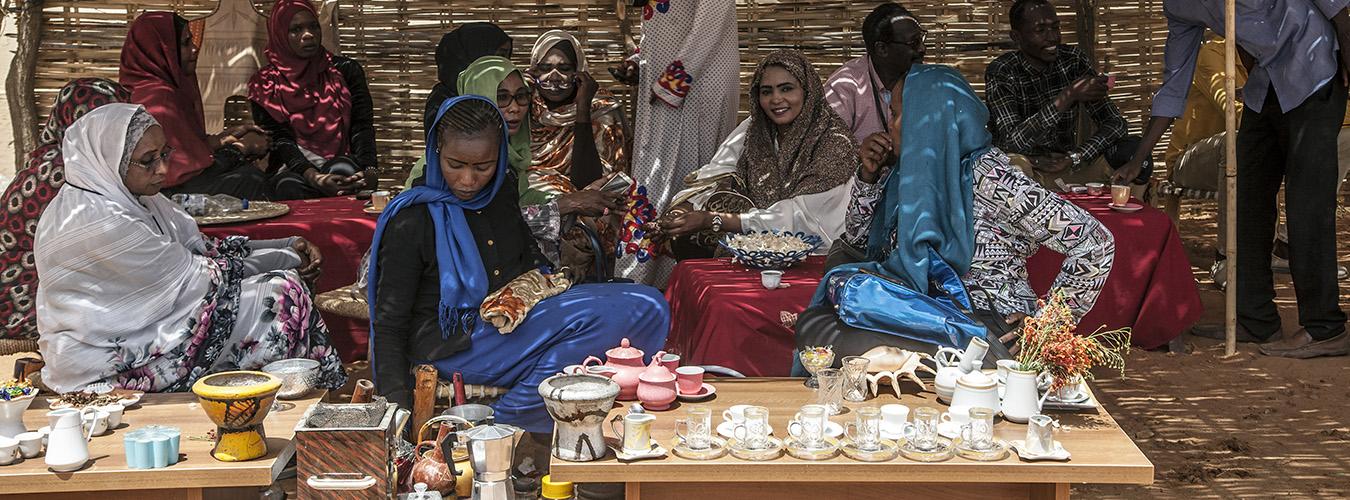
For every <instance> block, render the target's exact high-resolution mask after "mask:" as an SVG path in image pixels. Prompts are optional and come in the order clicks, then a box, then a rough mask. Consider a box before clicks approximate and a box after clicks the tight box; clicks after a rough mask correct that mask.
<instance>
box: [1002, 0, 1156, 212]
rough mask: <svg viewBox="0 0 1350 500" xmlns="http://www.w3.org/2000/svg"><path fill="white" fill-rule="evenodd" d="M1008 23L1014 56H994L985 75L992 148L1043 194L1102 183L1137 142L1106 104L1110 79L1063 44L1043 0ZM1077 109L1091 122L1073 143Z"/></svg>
mask: <svg viewBox="0 0 1350 500" xmlns="http://www.w3.org/2000/svg"><path fill="white" fill-rule="evenodd" d="M1010 18H1011V21H1012V31H1011V35H1012V39H1013V41H1014V42H1016V43H1017V46H1018V50H1017V51H1014V52H1009V53H1007V54H1003V55H1002V56H999V58H998V59H995V60H994V61H993V62H991V63H990V64H989V68H988V69H987V70H986V72H985V85H986V87H985V97H986V100H987V101H988V102H989V112H990V113H989V114H990V117H989V120H990V124H989V129H990V131H991V132H993V134H994V144H995V145H997V146H998V147H999V148H1000V149H1003V150H1004V151H1005V152H1007V153H1009V154H1010V155H1012V158H1013V162H1014V163H1015V164H1017V165H1018V166H1019V167H1021V168H1022V169H1023V170H1024V171H1026V173H1027V175H1028V176H1030V177H1032V178H1034V179H1037V180H1038V181H1040V182H1041V183H1042V184H1043V185H1045V186H1046V187H1048V188H1056V187H1057V185H1056V183H1055V182H1054V180H1055V179H1063V180H1064V182H1065V183H1070V184H1072V183H1084V182H1106V181H1107V179H1108V178H1109V177H1110V174H1111V173H1112V172H1113V171H1114V169H1115V168H1118V167H1120V166H1121V165H1124V164H1125V163H1126V162H1128V161H1129V160H1130V157H1131V156H1132V155H1133V153H1134V151H1135V149H1136V147H1137V146H1138V144H1139V138H1138V137H1134V136H1126V135H1125V134H1126V128H1127V125H1126V123H1125V118H1124V117H1122V116H1121V115H1120V110H1119V109H1117V108H1116V106H1115V105H1114V104H1112V103H1111V101H1110V99H1108V98H1107V92H1108V91H1109V90H1110V86H1111V81H1110V79H1109V77H1108V76H1107V75H1102V74H1098V73H1097V72H1096V71H1095V70H1094V69H1093V67H1092V66H1093V65H1092V61H1090V60H1088V58H1087V56H1086V55H1084V54H1083V53H1082V52H1081V51H1079V50H1078V49H1077V48H1075V47H1072V46H1069V45H1063V44H1061V43H1060V33H1059V18H1058V16H1057V15H1056V14H1055V8H1054V6H1052V5H1050V2H1049V1H1048V0H1018V1H1017V2H1015V3H1014V4H1013V6H1012V10H1011V15H1010ZM1080 105H1081V106H1080ZM1080 107H1081V109H1083V110H1084V111H1085V112H1087V113H1088V116H1089V117H1091V118H1092V121H1093V122H1094V123H1095V124H1096V131H1095V133H1093V135H1092V136H1091V137H1089V138H1087V140H1084V141H1078V140H1077V137H1076V135H1077V134H1076V126H1075V123H1074V111H1075V110H1076V109H1079V108H1080ZM1149 174H1151V169H1148V171H1145V172H1141V173H1140V175H1139V176H1138V178H1137V179H1136V180H1135V183H1136V184H1143V183H1145V182H1147V180H1148V176H1149Z"/></svg>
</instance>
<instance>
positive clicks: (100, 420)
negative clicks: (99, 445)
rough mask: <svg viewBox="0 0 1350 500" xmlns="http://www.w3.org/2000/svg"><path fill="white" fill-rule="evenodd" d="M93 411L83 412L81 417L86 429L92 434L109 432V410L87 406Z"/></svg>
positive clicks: (98, 434) (99, 434) (100, 434)
mask: <svg viewBox="0 0 1350 500" xmlns="http://www.w3.org/2000/svg"><path fill="white" fill-rule="evenodd" d="M86 409H90V410H93V411H86V412H83V413H81V415H80V419H81V420H82V421H84V431H85V432H86V433H88V434H89V435H91V436H102V435H103V434H104V433H106V432H108V412H106V411H103V410H96V409H92V408H86Z"/></svg>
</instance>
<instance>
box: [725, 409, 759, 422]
mask: <svg viewBox="0 0 1350 500" xmlns="http://www.w3.org/2000/svg"><path fill="white" fill-rule="evenodd" d="M751 406H753V405H735V406H732V407H731V408H727V409H726V410H724V411H723V412H722V420H726V421H727V422H731V423H733V424H736V425H740V424H744V423H745V409H746V408H749V407H751Z"/></svg>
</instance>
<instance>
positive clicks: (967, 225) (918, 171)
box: [812, 64, 991, 306]
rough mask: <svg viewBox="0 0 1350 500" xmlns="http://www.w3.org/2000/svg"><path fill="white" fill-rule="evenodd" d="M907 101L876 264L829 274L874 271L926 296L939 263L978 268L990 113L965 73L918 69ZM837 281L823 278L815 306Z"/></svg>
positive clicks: (870, 247) (871, 253) (873, 250)
mask: <svg viewBox="0 0 1350 500" xmlns="http://www.w3.org/2000/svg"><path fill="white" fill-rule="evenodd" d="M903 97H904V108H903V109H902V111H901V112H902V121H901V129H900V130H901V143H902V144H901V147H900V155H899V159H898V160H897V161H896V164H895V167H894V168H892V169H891V173H890V175H889V176H888V177H887V179H886V186H885V189H884V190H883V191H882V196H881V199H880V200H878V201H877V205H876V210H875V211H874V212H873V214H874V215H873V216H872V225H871V227H870V228H869V232H868V235H867V257H868V259H870V260H871V261H872V262H866V263H862V264H852V265H846V266H839V267H836V268H835V269H833V270H831V271H830V273H829V274H830V275H833V274H836V273H841V272H856V271H858V270H867V271H871V272H875V273H878V274H882V275H884V276H887V277H890V278H894V279H896V280H899V281H901V282H902V283H905V284H907V285H909V286H911V287H913V289H914V290H917V291H919V292H925V293H926V292H927V291H928V282H929V276H930V274H931V272H932V271H930V269H931V265H932V263H933V262H932V261H931V259H938V258H940V259H942V260H943V261H945V262H946V263H947V265H949V266H951V268H952V269H954V270H955V271H956V272H957V274H958V275H965V273H966V272H967V271H969V270H970V262H971V260H972V259H973V258H974V254H975V222H974V214H973V212H974V203H975V180H974V165H975V162H976V161H979V159H980V157H981V156H984V154H985V153H986V152H988V151H989V147H990V142H991V137H990V135H989V131H988V129H987V128H986V125H987V124H988V122H989V108H987V107H985V104H984V102H983V101H981V100H980V98H979V96H977V95H976V94H975V91H974V90H973V89H971V88H970V84H969V83H967V82H966V79H965V78H964V77H962V76H961V74H960V73H958V72H957V71H956V70H955V69H952V68H951V67H948V66H942V65H935V64H920V65H915V66H914V67H913V68H912V69H911V70H910V72H909V74H908V76H906V77H905V88H904V96H903ZM902 192H903V194H902ZM891 234H895V241H896V247H895V248H890V242H891ZM829 281H830V280H829V277H828V276H827V277H826V279H824V280H821V282H820V288H819V289H817V291H816V295H815V297H814V298H813V299H812V305H813V306H815V305H820V304H822V303H823V302H824V298H825V291H826V286H827V285H828V283H829Z"/></svg>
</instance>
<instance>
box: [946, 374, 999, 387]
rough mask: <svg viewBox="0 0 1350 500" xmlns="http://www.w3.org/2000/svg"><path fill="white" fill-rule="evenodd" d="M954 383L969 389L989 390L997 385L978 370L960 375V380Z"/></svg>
mask: <svg viewBox="0 0 1350 500" xmlns="http://www.w3.org/2000/svg"><path fill="white" fill-rule="evenodd" d="M956 383H957V384H959V385H964V386H966V387H969V388H971V389H990V388H993V387H995V386H997V385H998V382H997V381H995V380H994V379H993V378H991V377H990V376H988V375H985V374H984V372H982V371H980V370H975V371H972V372H970V373H967V374H965V375H962V376H961V378H959V379H956Z"/></svg>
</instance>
